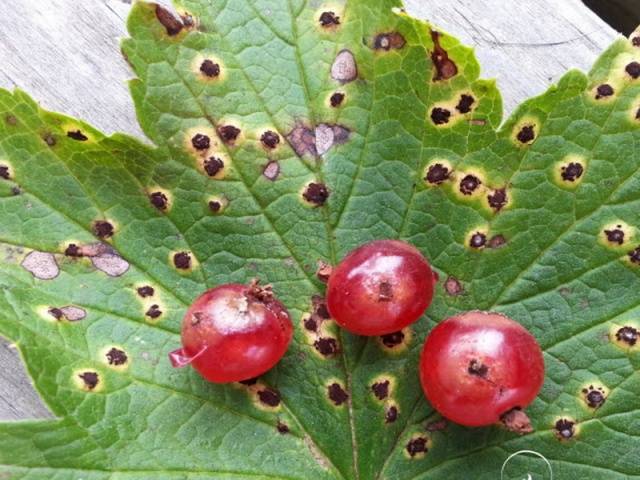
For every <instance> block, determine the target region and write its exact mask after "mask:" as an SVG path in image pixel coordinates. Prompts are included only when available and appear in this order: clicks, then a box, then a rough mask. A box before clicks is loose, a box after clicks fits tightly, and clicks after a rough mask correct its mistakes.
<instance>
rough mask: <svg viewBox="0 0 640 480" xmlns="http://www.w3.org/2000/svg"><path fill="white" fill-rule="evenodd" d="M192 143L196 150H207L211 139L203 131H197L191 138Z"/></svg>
mask: <svg viewBox="0 0 640 480" xmlns="http://www.w3.org/2000/svg"><path fill="white" fill-rule="evenodd" d="M191 145H193V148H195V149H196V150H207V149H208V148H209V147H210V146H211V139H210V138H209V137H208V136H207V135H204V134H203V133H196V134H195V135H194V136H193V138H192V139H191Z"/></svg>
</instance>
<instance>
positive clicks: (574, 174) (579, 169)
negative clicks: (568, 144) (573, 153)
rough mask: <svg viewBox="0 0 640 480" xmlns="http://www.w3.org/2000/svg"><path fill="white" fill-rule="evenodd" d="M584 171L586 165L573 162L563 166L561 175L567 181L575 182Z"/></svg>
mask: <svg viewBox="0 0 640 480" xmlns="http://www.w3.org/2000/svg"><path fill="white" fill-rule="evenodd" d="M583 173H584V167H583V166H582V165H581V164H579V163H577V162H571V163H569V164H568V165H565V166H564V167H562V168H561V172H560V176H561V177H562V179H563V180H564V181H565V182H575V181H576V180H577V179H579V178H580V177H581V176H582V174H583Z"/></svg>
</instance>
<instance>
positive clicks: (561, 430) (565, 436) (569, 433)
mask: <svg viewBox="0 0 640 480" xmlns="http://www.w3.org/2000/svg"><path fill="white" fill-rule="evenodd" d="M575 424H576V422H574V421H572V420H569V419H567V418H561V419H560V420H558V421H557V422H556V423H555V425H554V433H555V434H556V437H558V438H559V439H560V440H569V439H570V438H572V437H573V436H574V434H575Z"/></svg>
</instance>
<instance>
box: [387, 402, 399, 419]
mask: <svg viewBox="0 0 640 480" xmlns="http://www.w3.org/2000/svg"><path fill="white" fill-rule="evenodd" d="M397 419H398V407H396V406H395V405H391V406H390V407H389V408H387V409H386V412H385V413H384V423H393V422H395V421H396V420H397Z"/></svg>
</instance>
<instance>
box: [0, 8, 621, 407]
mask: <svg viewBox="0 0 640 480" xmlns="http://www.w3.org/2000/svg"><path fill="white" fill-rule="evenodd" d="M129 3H130V1H127V0H92V1H91V2H78V1H77V0H48V1H47V2H42V1H40V0H12V1H11V2H1V3H0V18H2V19H3V21H2V22H0V65H2V69H1V71H0V86H1V87H5V88H13V87H15V86H17V87H20V88H22V89H23V90H26V91H27V92H29V93H30V94H31V95H33V96H34V97H35V98H37V99H39V100H40V101H41V104H42V105H43V106H44V107H46V108H48V109H51V110H57V111H61V112H65V113H67V114H69V115H72V116H76V117H80V118H82V119H84V120H86V121H88V122H90V123H92V124H93V125H95V126H96V127H98V128H100V129H101V130H104V131H105V132H116V131H121V132H127V133H130V134H132V135H136V136H138V137H140V138H143V135H142V132H141V131H140V128H139V127H138V125H137V122H136V120H135V113H134V110H133V106H132V103H131V100H130V98H129V93H128V89H127V86H126V80H127V79H128V78H131V77H132V73H131V71H130V68H129V66H128V65H127V63H126V62H125V61H124V60H123V58H122V56H121V55H120V49H119V45H118V39H119V38H121V37H123V36H125V35H126V29H125V19H126V15H127V12H128V10H129V8H130V5H129ZM162 3H167V2H166V0H165V1H163V2H162ZM406 4H407V10H408V12H409V13H411V14H413V15H416V16H418V17H421V18H425V19H428V20H430V21H432V22H433V23H434V24H436V25H438V26H440V27H441V28H443V29H445V30H447V31H448V32H450V33H452V34H454V35H456V36H458V37H459V38H461V40H462V41H463V42H465V43H467V44H469V45H473V46H475V47H476V51H477V55H478V57H479V59H480V62H481V64H482V65H483V72H484V74H483V76H484V77H495V78H497V80H498V83H499V86H500V88H501V89H502V92H503V95H504V99H505V108H506V111H508V112H509V111H512V110H513V108H514V107H515V106H516V105H517V104H518V103H520V102H521V101H522V100H524V99H526V98H528V97H530V96H533V95H536V94H539V93H541V92H543V91H544V90H545V89H546V88H548V86H549V85H550V84H551V83H552V82H553V81H555V80H557V79H558V78H559V77H560V76H561V75H562V74H563V73H564V72H566V70H567V69H569V68H573V67H575V68H581V69H583V70H586V69H589V68H590V66H591V64H592V63H593V61H594V60H595V58H596V57H597V55H599V54H600V52H602V50H603V49H604V48H606V46H607V45H609V43H610V42H611V41H612V40H613V38H614V37H615V35H616V33H615V32H614V31H613V30H612V29H611V28H610V27H608V26H607V25H606V24H605V23H604V22H602V21H601V20H600V19H599V18H598V17H597V16H596V15H594V14H593V13H592V12H591V11H590V10H588V9H587V8H586V7H585V6H584V5H583V4H582V3H581V2H580V0H563V1H561V2H558V1H557V0H520V1H519V2H505V1H504V0H448V1H443V2H426V1H424V0H406ZM0 365H2V366H3V368H2V369H0V419H22V418H42V417H46V416H48V415H50V414H49V413H48V411H47V409H46V407H44V406H43V405H42V403H41V402H40V400H39V398H38V397H37V394H36V393H35V392H34V391H33V387H32V386H31V383H30V381H29V380H28V378H27V376H26V375H25V373H24V367H23V366H22V364H21V361H20V359H19V357H18V355H17V352H16V351H15V349H12V348H9V347H8V346H7V344H6V343H5V344H0Z"/></svg>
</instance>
